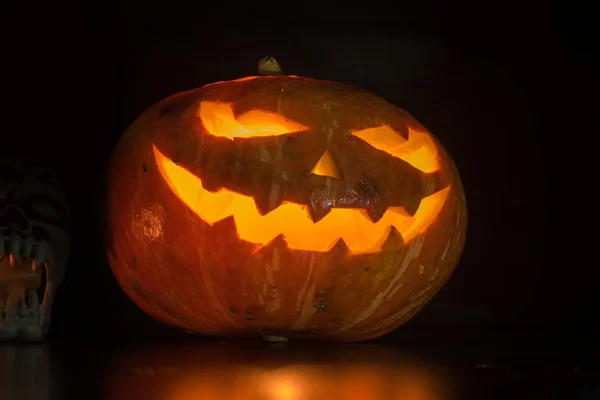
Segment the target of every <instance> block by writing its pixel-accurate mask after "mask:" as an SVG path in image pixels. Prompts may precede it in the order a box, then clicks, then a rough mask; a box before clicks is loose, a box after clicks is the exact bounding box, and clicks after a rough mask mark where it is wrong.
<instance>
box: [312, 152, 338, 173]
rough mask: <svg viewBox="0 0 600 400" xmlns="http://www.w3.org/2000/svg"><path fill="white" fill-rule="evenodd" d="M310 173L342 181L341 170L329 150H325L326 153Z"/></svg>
mask: <svg viewBox="0 0 600 400" xmlns="http://www.w3.org/2000/svg"><path fill="white" fill-rule="evenodd" d="M310 173H311V174H315V175H320V176H328V177H330V178H334V179H342V174H341V173H340V169H339V168H338V166H337V164H336V163H335V160H334V159H333V157H332V155H331V153H330V152H329V150H325V153H323V155H322V156H321V158H319V161H317V163H316V164H315V166H314V167H313V169H312V171H310Z"/></svg>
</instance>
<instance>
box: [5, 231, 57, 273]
mask: <svg viewBox="0 0 600 400" xmlns="http://www.w3.org/2000/svg"><path fill="white" fill-rule="evenodd" d="M6 256H8V260H9V263H10V265H11V266H12V267H15V266H16V264H17V263H18V262H19V261H26V260H28V259H31V268H32V270H33V271H35V272H38V273H41V267H42V266H43V265H46V266H51V265H52V262H53V259H54V252H53V251H52V248H51V247H50V245H49V244H48V243H47V242H46V241H45V240H40V241H39V242H38V241H36V240H35V239H34V238H33V237H27V238H26V239H25V240H23V239H22V238H21V237H19V236H14V237H11V238H9V239H8V240H6V241H5V240H1V239H0V260H2V259H3V258H4V257H6Z"/></svg>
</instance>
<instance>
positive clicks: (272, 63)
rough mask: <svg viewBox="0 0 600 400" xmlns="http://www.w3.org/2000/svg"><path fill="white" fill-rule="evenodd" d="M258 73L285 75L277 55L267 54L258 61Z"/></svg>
mask: <svg viewBox="0 0 600 400" xmlns="http://www.w3.org/2000/svg"><path fill="white" fill-rule="evenodd" d="M258 73H259V74H260V75H283V71H282V70H281V66H279V63H278V62H277V60H276V59H275V57H271V56H267V57H263V58H261V59H260V61H259V62H258Z"/></svg>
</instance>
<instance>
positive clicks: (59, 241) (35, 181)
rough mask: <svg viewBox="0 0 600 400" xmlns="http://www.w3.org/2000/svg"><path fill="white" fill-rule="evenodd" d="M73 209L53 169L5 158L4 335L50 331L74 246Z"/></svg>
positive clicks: (1, 213)
mask: <svg viewBox="0 0 600 400" xmlns="http://www.w3.org/2000/svg"><path fill="white" fill-rule="evenodd" d="M69 214H70V212H69V208H68V206H67V204H66V200H65V195H64V193H63V191H62V188H61V187H60V185H59V184H58V182H57V180H56V177H55V175H54V172H53V171H52V170H49V169H47V168H40V167H37V166H27V165H22V164H21V163H20V162H18V161H13V160H4V161H0V340H11V339H16V338H20V339H24V340H29V341H39V340H43V339H44V338H45V337H46V334H47V332H48V328H49V326H50V312H51V310H52V302H53V299H54V296H55V295H56V290H57V288H58V286H59V285H60V283H61V282H62V280H63V276H64V272H65V267H66V263H67V259H68V256H69V251H70V243H71V242H70V237H69ZM40 298H42V302H41V304H40V300H39V299H40Z"/></svg>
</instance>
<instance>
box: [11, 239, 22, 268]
mask: <svg viewBox="0 0 600 400" xmlns="http://www.w3.org/2000/svg"><path fill="white" fill-rule="evenodd" d="M22 242H23V240H22V239H21V238H20V237H19V236H15V237H13V238H12V239H11V240H10V257H9V259H10V265H12V266H13V267H14V266H15V264H16V263H17V262H18V261H19V258H20V257H21V243H22Z"/></svg>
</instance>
